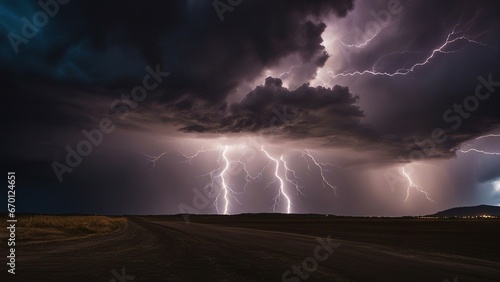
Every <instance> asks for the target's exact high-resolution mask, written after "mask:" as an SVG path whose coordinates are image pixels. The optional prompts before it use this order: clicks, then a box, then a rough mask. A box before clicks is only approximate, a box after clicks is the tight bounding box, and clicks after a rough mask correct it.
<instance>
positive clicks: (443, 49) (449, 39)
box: [328, 12, 494, 78]
mask: <svg viewBox="0 0 500 282" xmlns="http://www.w3.org/2000/svg"><path fill="white" fill-rule="evenodd" d="M479 13H480V12H477V13H476V15H475V17H474V18H472V19H471V20H469V21H468V22H467V23H465V24H463V23H462V19H460V20H459V21H458V22H457V23H456V24H455V26H454V27H453V28H452V30H451V31H450V32H449V33H448V34H447V36H446V38H445V40H444V42H443V43H442V44H441V45H440V46H438V47H436V48H435V49H434V50H431V51H429V55H428V56H427V57H426V58H425V59H423V60H422V61H420V62H418V63H415V64H413V65H412V66H410V67H404V66H402V67H400V68H399V69H398V70H396V71H394V72H387V71H377V70H376V68H377V65H378V64H379V62H380V61H381V59H383V58H385V57H387V56H389V55H395V54H401V55H402V54H406V53H417V52H416V51H415V52H414V51H401V52H393V53H390V54H387V55H384V56H382V57H381V58H379V60H377V62H375V64H374V65H373V66H372V68H371V69H367V70H362V71H345V72H341V73H337V74H335V73H333V72H332V71H328V74H329V75H330V77H331V78H337V77H347V76H356V75H365V74H369V75H380V76H391V77H392V76H399V75H407V74H409V73H411V72H413V71H414V70H415V69H416V68H418V67H421V66H424V65H426V64H428V63H430V62H431V60H432V59H433V58H434V57H435V56H436V55H437V54H447V53H455V52H458V51H460V50H461V49H462V48H463V47H462V48H458V49H454V50H448V49H449V47H450V45H452V44H453V43H455V42H458V41H462V42H466V43H470V44H475V45H479V46H483V47H489V48H494V47H492V46H489V45H487V44H485V43H483V42H480V41H478V40H476V38H478V37H480V36H481V35H483V34H485V33H487V32H488V31H484V32H481V33H479V34H476V35H474V36H469V35H467V32H468V30H469V29H470V27H471V26H472V24H473V22H474V20H475V19H476V18H477V17H478V15H479ZM460 26H464V29H462V30H459V27H460ZM376 35H377V34H375V35H374V36H376ZM371 39H373V38H371ZM371 39H370V40H368V41H366V42H365V43H364V44H361V45H359V46H358V45H348V44H344V43H342V44H343V45H344V46H345V47H356V48H359V47H364V46H366V44H367V43H369V42H370V41H371Z"/></svg>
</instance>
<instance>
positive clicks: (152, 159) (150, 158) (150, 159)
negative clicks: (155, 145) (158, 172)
mask: <svg viewBox="0 0 500 282" xmlns="http://www.w3.org/2000/svg"><path fill="white" fill-rule="evenodd" d="M167 153H168V152H164V153H161V154H160V155H159V156H157V157H154V156H150V155H146V154H142V155H144V156H145V157H146V158H147V160H146V163H145V165H148V164H151V167H150V168H149V169H148V170H153V169H154V168H155V167H156V161H157V160H159V159H160V158H161V157H163V156H164V155H166V154H167Z"/></svg>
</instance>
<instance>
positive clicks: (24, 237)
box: [0, 215, 127, 242]
mask: <svg viewBox="0 0 500 282" xmlns="http://www.w3.org/2000/svg"><path fill="white" fill-rule="evenodd" d="M126 224H127V219H126V218H123V217H107V216H52V215H30V216H27V215H26V216H19V217H18V218H17V224H16V240H17V241H19V242H36V241H50V240H58V239H71V238H81V237H84V236H89V235H92V234H105V233H109V232H113V231H115V230H118V229H121V228H123V227H125V225H126ZM6 227H7V222H6V220H1V221H0V230H1V231H0V239H2V240H4V239H5V238H7V235H8V234H7V229H6Z"/></svg>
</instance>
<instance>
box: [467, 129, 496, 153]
mask: <svg viewBox="0 0 500 282" xmlns="http://www.w3.org/2000/svg"><path fill="white" fill-rule="evenodd" d="M491 137H500V134H488V135H483V136H479V137H477V138H476V140H480V139H484V138H491ZM458 151H459V152H461V153H464V154H467V153H470V152H476V153H480V154H484V155H493V156H500V153H498V152H488V151H484V150H480V149H476V148H471V149H468V150H458Z"/></svg>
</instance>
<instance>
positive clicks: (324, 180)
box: [303, 149, 337, 196]
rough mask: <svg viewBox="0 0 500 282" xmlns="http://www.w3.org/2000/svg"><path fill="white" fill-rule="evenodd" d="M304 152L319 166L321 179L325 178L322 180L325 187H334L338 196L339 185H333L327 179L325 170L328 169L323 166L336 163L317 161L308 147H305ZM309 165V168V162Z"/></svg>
mask: <svg viewBox="0 0 500 282" xmlns="http://www.w3.org/2000/svg"><path fill="white" fill-rule="evenodd" d="M303 153H304V154H305V155H306V156H308V157H309V158H310V159H311V160H312V161H313V163H314V164H315V165H316V166H317V167H318V168H319V173H320V175H321V179H322V180H323V182H322V184H323V187H325V188H326V186H328V187H330V188H331V189H333V192H334V193H335V196H337V187H335V186H333V185H332V184H330V182H328V180H326V178H325V175H324V172H325V171H327V170H326V169H324V168H323V167H324V166H334V165H332V164H330V163H321V162H318V161H316V159H315V158H314V157H313V156H312V154H311V153H310V152H309V150H307V149H305V150H304V151H303ZM307 166H308V168H309V163H307Z"/></svg>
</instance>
